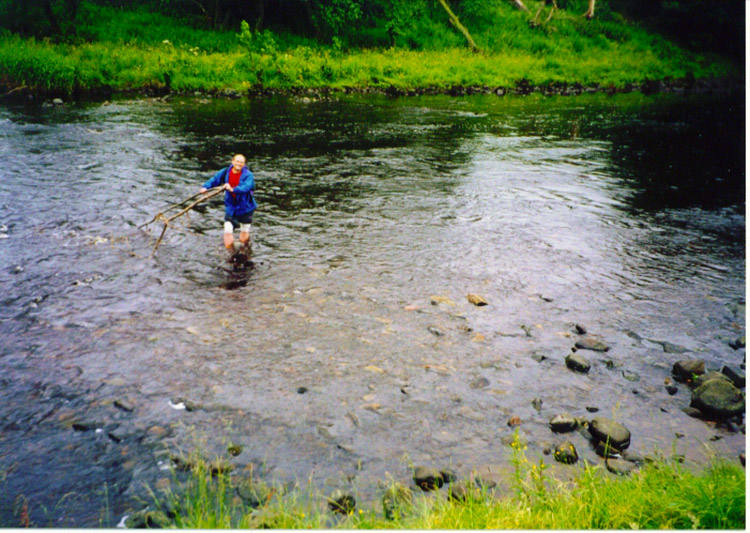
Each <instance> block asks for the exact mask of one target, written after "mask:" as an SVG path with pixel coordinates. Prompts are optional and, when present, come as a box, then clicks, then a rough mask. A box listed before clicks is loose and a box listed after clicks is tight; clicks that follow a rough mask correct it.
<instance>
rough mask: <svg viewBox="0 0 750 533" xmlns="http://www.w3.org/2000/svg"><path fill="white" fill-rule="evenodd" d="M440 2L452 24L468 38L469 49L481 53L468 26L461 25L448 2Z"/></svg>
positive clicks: (442, 0)
mask: <svg viewBox="0 0 750 533" xmlns="http://www.w3.org/2000/svg"><path fill="white" fill-rule="evenodd" d="M438 1H439V2H440V5H441V6H443V9H445V11H446V13H448V18H449V19H450V21H451V24H453V25H454V26H455V27H456V28H457V29H458V31H460V32H461V33H462V34H463V36H464V37H466V41H467V42H468V43H469V48H471V51H472V52H479V51H480V50H479V48H478V47H477V44H476V43H475V42H474V39H472V38H471V34H470V33H469V30H467V29H466V26H464V25H463V24H461V21H460V20H458V17H457V16H456V15H455V13H453V11H451V8H450V6H449V5H448V2H446V0H438Z"/></svg>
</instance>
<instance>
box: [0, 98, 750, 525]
mask: <svg viewBox="0 0 750 533" xmlns="http://www.w3.org/2000/svg"><path fill="white" fill-rule="evenodd" d="M744 115H745V113H744V103H743V101H742V99H741V98H729V97H722V98H718V97H710V96H704V97H700V98H697V97H696V98H684V97H674V96H666V95H662V96H655V97H648V98H646V97H643V96H641V95H635V94H633V95H619V96H617V97H614V98H612V97H606V96H603V95H596V96H582V97H576V98H559V99H557V98H552V99H544V98H540V97H535V96H532V97H527V98H510V97H507V98H497V97H475V98H474V97H472V98H464V99H452V98H449V97H429V98H427V97H425V98H408V99H396V100H389V99H385V98H361V97H356V98H355V97H341V98H340V99H334V100H331V101H321V102H318V101H313V102H305V101H301V100H295V99H285V98H279V99H271V100H266V101H250V100H241V101H214V100H202V99H200V98H195V99H192V98H191V99H184V100H180V99H175V100H174V101H172V102H170V103H163V102H158V101H152V100H122V101H117V102H114V103H112V104H109V105H100V104H87V105H69V106H67V107H65V108H23V107H17V108H3V109H0V169H2V170H0V176H1V177H2V181H1V182H0V230H1V231H0V288H1V292H2V296H0V298H1V300H0V302H1V307H0V339H2V341H1V344H0V368H1V369H2V374H1V377H0V525H6V526H15V525H19V524H20V510H21V508H22V507H23V505H24V504H26V506H27V508H28V510H29V513H30V515H31V520H32V523H33V524H36V525H38V526H50V525H54V526H63V525H79V526H80V525H85V526H101V525H104V526H114V525H115V524H117V522H118V521H119V520H120V518H121V517H122V515H123V514H124V513H125V512H126V511H127V509H128V508H137V507H138V506H137V504H134V503H133V502H134V500H135V499H137V498H141V499H143V501H144V502H146V503H147V502H149V501H151V500H150V496H149V495H148V491H147V490H146V486H148V487H150V488H152V489H154V490H155V491H156V492H158V491H159V490H161V489H163V488H165V487H166V486H167V485H168V484H169V483H170V482H171V481H172V480H173V473H172V472H171V470H170V469H169V466H170V461H169V458H168V452H167V450H168V451H171V452H177V451H179V450H183V451H190V450H192V449H195V448H196V447H200V448H201V449H202V450H203V451H204V452H205V453H206V454H207V455H209V456H215V455H226V448H227V445H228V444H229V443H230V442H231V443H234V444H239V445H240V446H242V453H240V454H239V455H238V456H237V457H234V458H232V462H233V464H234V465H235V467H236V470H237V471H238V472H242V471H243V470H244V469H245V468H250V467H253V468H254V469H255V472H256V474H257V473H258V472H260V473H261V475H262V476H263V477H265V478H266V479H268V480H271V479H276V480H279V481H281V482H294V481H300V482H306V481H307V480H308V479H312V480H313V481H314V482H315V483H316V484H317V485H318V486H319V487H321V488H322V490H332V489H333V488H334V487H350V488H351V487H352V486H353V487H354V488H355V490H357V491H358V493H359V494H360V495H361V497H362V498H363V499H365V500H366V499H367V498H373V497H374V495H375V494H376V488H375V486H376V480H379V479H383V478H384V477H385V475H386V473H390V474H392V475H393V476H394V477H396V478H397V479H403V480H408V476H409V474H408V472H409V465H410V464H414V465H418V464H426V465H435V466H448V465H452V467H453V469H454V470H456V472H457V473H458V474H459V475H461V476H464V475H468V474H469V473H470V472H471V470H472V469H473V468H474V469H477V470H479V471H480V472H490V473H492V472H499V471H502V470H503V469H504V468H506V467H507V464H508V453H507V451H506V450H507V448H505V447H504V446H503V445H502V444H501V442H500V441H501V439H502V437H504V436H506V435H510V434H511V433H512V430H511V429H510V428H509V427H508V426H507V424H506V423H507V421H508V418H509V417H510V416H512V415H517V416H519V417H521V419H522V420H523V423H522V425H521V427H520V430H521V434H522V435H523V436H524V437H525V438H527V439H528V441H529V450H528V452H527V453H529V454H531V455H532V456H534V455H536V454H541V453H542V450H543V448H544V447H545V446H549V445H553V444H555V443H557V442H558V441H559V440H560V439H559V437H558V436H555V435H553V434H552V433H551V432H550V431H549V429H548V427H547V421H548V420H549V419H550V418H551V417H552V416H553V415H555V414H558V413H561V412H569V413H571V414H574V415H576V416H582V417H588V418H590V417H592V416H595V415H593V414H591V413H590V412H589V411H587V409H586V408H587V407H590V408H597V409H598V410H599V411H598V415H602V416H608V417H615V418H616V419H618V420H620V421H622V422H623V423H624V424H625V425H626V426H627V427H628V428H629V429H630V430H631V432H632V433H633V438H632V445H631V449H633V450H635V451H637V452H639V453H642V454H651V453H662V454H666V455H669V454H671V453H680V454H684V455H686V457H687V458H688V460H691V461H698V462H705V461H707V460H708V458H709V457H710V456H711V455H712V454H719V455H722V456H727V457H736V454H737V453H739V452H741V451H744V435H742V434H741V433H732V432H730V431H729V430H728V429H726V428H724V427H717V426H716V425H713V424H710V423H707V422H704V421H700V420H696V419H693V418H690V417H688V416H687V415H685V414H684V413H682V411H681V409H682V408H683V407H686V406H687V405H688V404H689V401H690V399H689V391H688V390H687V389H685V388H684V387H681V388H680V391H679V393H678V394H677V395H675V396H669V395H668V394H667V393H666V392H665V390H664V386H663V382H664V379H665V377H667V376H669V374H670V368H671V365H672V364H673V363H674V361H676V360H678V359H682V358H687V357H700V358H703V359H705V360H706V361H707V364H708V366H709V367H710V368H712V369H718V368H720V367H721V366H722V365H723V364H733V365H740V364H741V363H743V361H744V356H745V355H744V349H742V350H739V351H735V350H733V349H732V348H730V347H729V345H728V343H729V342H730V341H732V340H734V339H736V338H738V337H740V336H742V335H744V325H745V259H744V258H745V176H744V143H745V141H744V122H743V121H744ZM234 152H243V153H244V154H246V156H247V160H248V164H249V166H250V167H251V168H252V169H253V170H254V172H255V176H256V180H257V184H258V191H257V198H258V201H259V204H260V206H261V209H260V210H259V211H258V212H257V214H256V217H255V223H254V226H253V233H252V235H253V243H254V244H253V257H252V261H253V265H252V267H251V268H248V269H246V270H244V271H243V270H242V269H240V271H239V272H237V271H236V269H233V268H232V265H231V264H229V263H228V262H227V257H226V255H225V252H224V251H223V249H222V245H221V232H222V229H221V226H222V213H223V208H222V206H221V203H220V202H219V201H217V202H216V203H212V204H210V205H209V206H203V207H200V208H198V209H196V210H195V211H193V212H191V214H190V217H189V226H186V225H185V224H177V225H176V227H174V228H172V229H171V230H169V231H168V232H167V234H166V237H165V241H164V243H163V244H162V245H161V246H160V248H159V249H158V251H157V253H156V255H155V257H154V258H149V254H150V252H151V248H152V246H153V243H154V240H155V236H156V235H158V232H159V230H160V227H159V226H158V225H156V226H152V230H151V232H150V233H149V232H145V231H143V230H139V229H137V226H138V225H140V224H142V223H144V222H146V221H147V220H148V219H150V218H151V217H152V216H153V215H154V214H155V213H156V212H158V211H160V210H161V209H163V208H164V207H166V206H167V205H168V204H170V203H172V202H175V201H178V200H181V199H183V198H185V197H187V196H190V195H192V194H194V193H195V192H197V189H198V187H199V186H200V184H201V183H202V182H203V181H204V180H205V179H207V177H209V176H210V175H211V174H212V173H213V172H214V171H215V170H216V169H217V168H219V167H220V166H222V165H224V164H226V163H228V160H229V158H230V156H231V154H232V153H234ZM471 292H473V293H478V294H481V295H482V296H484V297H485V298H486V299H487V300H488V301H489V305H488V306H485V307H475V306H473V305H471V304H470V303H469V302H468V301H467V299H466V295H467V294H468V293H471ZM433 295H437V296H444V297H447V298H449V299H450V300H451V301H452V303H454V304H455V305H449V304H441V305H431V304H430V297H431V296H433ZM576 323H580V324H583V325H585V326H586V327H587V328H588V330H589V332H591V333H594V334H598V335H600V336H601V337H602V338H603V339H604V340H606V341H607V342H608V343H609V344H610V346H611V350H610V351H609V352H607V353H606V354H597V353H594V352H587V353H586V354H585V355H586V357H587V358H588V359H589V360H590V361H592V363H593V369H592V371H591V372H590V373H589V374H588V375H579V374H573V373H572V372H570V371H568V370H567V369H566V368H565V366H564V362H563V358H564V357H565V356H566V355H567V354H568V353H569V352H570V348H571V346H572V345H573V343H574V342H575V340H576V338H575V333H573V326H574V325H575V324H576ZM657 341H658V342H657ZM663 342H668V343H671V344H673V345H677V346H679V347H682V348H684V349H685V350H686V352H685V353H681V354H680V353H678V354H675V353H667V352H665V349H664V345H663V344H660V343H663ZM541 356H544V357H546V359H544V360H542V361H541V362H538V360H539V359H541ZM607 361H609V362H610V363H609V364H607ZM626 376H627V377H629V378H630V379H626ZM636 377H637V378H638V380H637V381H633V380H634V379H636ZM534 398H540V399H541V400H542V401H543V404H542V407H541V411H539V412H537V411H536V410H535V409H534V407H532V400H533V399H534ZM180 399H187V400H190V401H191V402H195V403H196V404H198V405H199V408H197V409H195V410H193V411H188V410H178V409H174V408H173V407H172V405H170V402H173V403H177V402H178V401H179V400H180ZM115 402H117V403H118V404H119V407H118V405H115ZM678 433H679V434H680V435H683V436H682V437H681V438H678V437H677V436H676V434H678ZM571 438H572V440H573V441H574V443H575V444H576V446H577V447H578V448H579V452H580V453H581V455H582V456H583V457H584V458H586V459H588V460H589V461H591V462H593V463H598V462H600V460H599V459H598V458H597V456H596V455H595V454H594V452H593V450H591V448H590V446H589V445H588V444H587V443H586V442H585V441H584V440H583V437H581V436H579V435H578V434H574V435H573V436H572V437H571ZM548 460H551V459H549V458H548ZM561 468H563V469H564V468H574V467H561ZM488 475H489V474H488Z"/></svg>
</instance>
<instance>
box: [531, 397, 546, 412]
mask: <svg viewBox="0 0 750 533" xmlns="http://www.w3.org/2000/svg"><path fill="white" fill-rule="evenodd" d="M542 403H544V402H543V401H542V399H541V398H534V399H533V400H531V406H532V407H533V408H534V409H535V410H536V411H537V412H541V411H542Z"/></svg>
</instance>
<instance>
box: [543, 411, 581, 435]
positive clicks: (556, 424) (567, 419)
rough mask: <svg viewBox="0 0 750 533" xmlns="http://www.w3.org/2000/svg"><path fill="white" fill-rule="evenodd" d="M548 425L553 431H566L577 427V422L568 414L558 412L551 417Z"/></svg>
mask: <svg viewBox="0 0 750 533" xmlns="http://www.w3.org/2000/svg"><path fill="white" fill-rule="evenodd" d="M549 427H550V429H551V430H552V431H554V432H555V433H567V432H569V431H573V430H575V429H576V428H577V427H578V422H577V421H576V419H575V418H573V417H572V416H571V415H569V414H559V415H555V416H553V417H552V420H550V421H549Z"/></svg>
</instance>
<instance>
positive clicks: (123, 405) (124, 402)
mask: <svg viewBox="0 0 750 533" xmlns="http://www.w3.org/2000/svg"><path fill="white" fill-rule="evenodd" d="M114 406H115V407H117V408H118V409H121V410H123V411H125V412H127V413H132V412H133V411H135V403H133V402H132V401H130V400H128V399H126V398H119V399H117V400H115V401H114Z"/></svg>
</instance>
